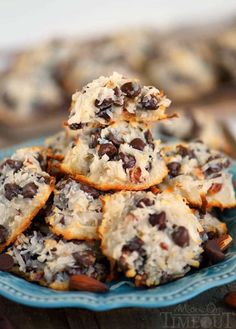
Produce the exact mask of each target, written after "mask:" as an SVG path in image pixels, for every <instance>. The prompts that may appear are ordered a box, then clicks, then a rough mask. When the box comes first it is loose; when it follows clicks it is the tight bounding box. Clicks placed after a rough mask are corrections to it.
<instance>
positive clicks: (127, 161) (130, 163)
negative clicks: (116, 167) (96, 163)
mask: <svg viewBox="0 0 236 329" xmlns="http://www.w3.org/2000/svg"><path fill="white" fill-rule="evenodd" d="M119 157H120V159H121V160H122V162H123V168H124V169H130V168H133V167H134V166H135V164H136V160H135V157H134V156H133V155H131V154H124V153H122V152H120V153H119Z"/></svg>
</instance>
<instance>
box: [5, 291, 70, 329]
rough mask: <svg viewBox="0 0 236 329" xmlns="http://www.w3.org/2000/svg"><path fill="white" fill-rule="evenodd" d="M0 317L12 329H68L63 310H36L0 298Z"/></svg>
mask: <svg viewBox="0 0 236 329" xmlns="http://www.w3.org/2000/svg"><path fill="white" fill-rule="evenodd" d="M0 315H1V316H5V317H7V319H9V321H10V322H11V323H12V326H13V328H14V329H69V328H70V327H69V326H68V323H67V319H66V317H65V312H64V310H63V309H36V308H31V307H26V306H23V305H19V304H16V303H13V302H11V301H9V300H7V299H5V298H3V297H0ZM1 329H2V328H1Z"/></svg>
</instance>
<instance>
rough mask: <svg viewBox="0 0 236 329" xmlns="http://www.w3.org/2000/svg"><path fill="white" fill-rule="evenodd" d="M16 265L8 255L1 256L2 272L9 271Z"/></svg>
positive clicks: (0, 265) (0, 267)
mask: <svg viewBox="0 0 236 329" xmlns="http://www.w3.org/2000/svg"><path fill="white" fill-rule="evenodd" d="M13 265H14V259H13V258H12V256H10V255H8V254H1V255H0V270H1V271H9V270H10V269H11V268H12V267H13Z"/></svg>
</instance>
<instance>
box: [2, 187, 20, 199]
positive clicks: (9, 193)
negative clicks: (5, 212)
mask: <svg viewBox="0 0 236 329" xmlns="http://www.w3.org/2000/svg"><path fill="white" fill-rule="evenodd" d="M4 190H5V197H6V198H7V200H9V201H11V200H12V199H13V198H15V197H17V195H18V194H20V193H21V187H20V186H19V185H17V184H15V183H12V184H10V183H7V184H5V186H4Z"/></svg>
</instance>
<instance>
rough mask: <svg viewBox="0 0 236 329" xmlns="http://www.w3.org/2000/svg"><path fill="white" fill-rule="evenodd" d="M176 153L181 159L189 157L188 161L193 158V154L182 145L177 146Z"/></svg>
mask: <svg viewBox="0 0 236 329" xmlns="http://www.w3.org/2000/svg"><path fill="white" fill-rule="evenodd" d="M177 153H178V154H179V155H181V156H182V158H185V157H189V159H193V158H195V154H194V152H193V151H192V150H190V149H188V148H187V147H185V146H183V145H178V146H177Z"/></svg>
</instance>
